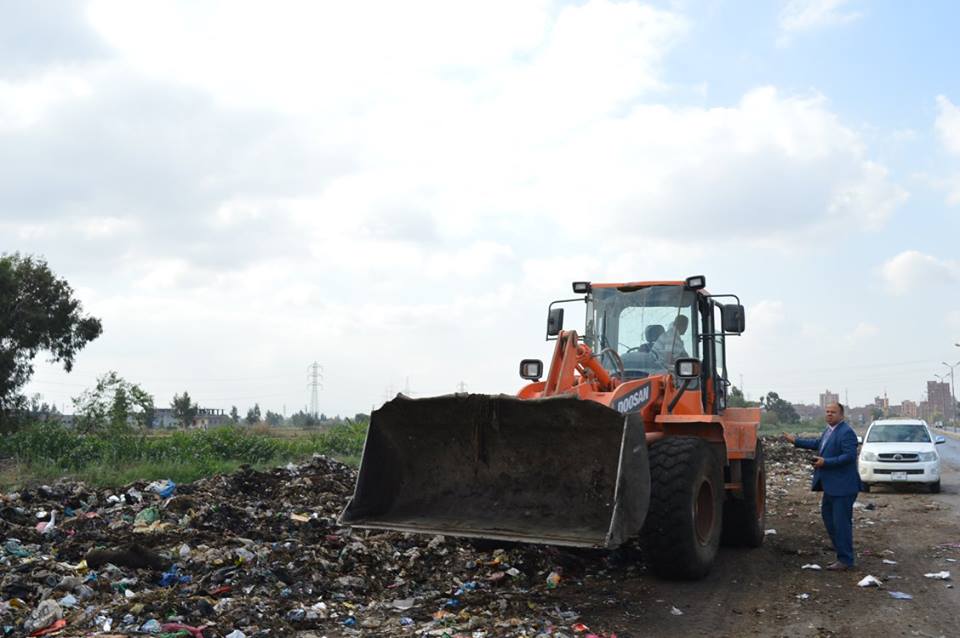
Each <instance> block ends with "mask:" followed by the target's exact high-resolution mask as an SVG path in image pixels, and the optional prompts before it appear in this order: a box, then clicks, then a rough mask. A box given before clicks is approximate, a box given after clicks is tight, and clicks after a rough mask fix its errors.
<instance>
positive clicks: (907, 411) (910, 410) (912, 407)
mask: <svg viewBox="0 0 960 638" xmlns="http://www.w3.org/2000/svg"><path fill="white" fill-rule="evenodd" d="M900 416H902V417H907V418H910V419H919V418H920V406H919V405H917V404H916V403H914V402H913V401H909V400H907V399H904V401H903V403H901V404H900Z"/></svg>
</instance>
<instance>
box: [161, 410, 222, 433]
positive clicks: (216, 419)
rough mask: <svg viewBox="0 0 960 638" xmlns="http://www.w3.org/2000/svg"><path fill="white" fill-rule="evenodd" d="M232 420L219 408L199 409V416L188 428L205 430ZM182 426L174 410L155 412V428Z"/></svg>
mask: <svg viewBox="0 0 960 638" xmlns="http://www.w3.org/2000/svg"><path fill="white" fill-rule="evenodd" d="M229 420H230V416H229V415H228V414H227V413H226V412H224V411H223V410H221V409H219V408H197V415H196V416H195V417H193V422H192V423H190V424H189V425H188V426H187V427H191V428H203V429H204V430H205V429H207V428H208V427H210V426H217V425H223V424H224V423H226V422H227V421H229ZM179 425H180V421H179V420H178V419H177V417H176V416H174V414H173V409H172V408H156V409H154V411H153V423H151V424H150V427H153V428H174V427H178V426H179Z"/></svg>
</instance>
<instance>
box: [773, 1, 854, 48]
mask: <svg viewBox="0 0 960 638" xmlns="http://www.w3.org/2000/svg"><path fill="white" fill-rule="evenodd" d="M849 4H850V0H790V1H789V2H787V3H786V4H785V5H784V7H783V9H782V10H781V11H780V18H779V24H780V32H781V35H780V39H779V41H778V42H779V43H780V44H787V43H789V41H790V38H791V36H793V35H796V34H798V33H801V32H804V31H814V30H817V29H823V28H826V27H835V26H839V25H843V24H849V23H851V22H855V21H856V20H859V19H860V18H861V17H862V16H863V14H861V13H859V12H857V11H847V10H845V7H846V5H849Z"/></svg>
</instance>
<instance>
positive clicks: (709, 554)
mask: <svg viewBox="0 0 960 638" xmlns="http://www.w3.org/2000/svg"><path fill="white" fill-rule="evenodd" d="M650 481H651V489H650V509H649V511H648V512H647V520H646V523H645V524H644V527H643V532H642V539H641V540H642V544H643V554H644V557H645V559H646V561H647V564H648V565H649V566H650V567H651V568H652V569H653V571H654V572H655V573H656V574H657V575H658V576H660V577H661V578H667V579H671V580H697V579H699V578H703V577H704V576H706V574H707V572H709V571H710V567H711V566H712V565H713V561H714V559H715V558H716V556H717V549H718V548H719V546H720V532H721V528H722V521H723V513H722V512H723V496H724V492H723V469H722V466H721V463H720V459H719V458H718V456H717V453H716V452H715V451H714V449H712V448H711V446H710V445H709V444H708V443H707V442H706V441H704V440H702V439H698V438H693V437H670V438H666V439H661V440H660V441H657V442H655V443H653V445H651V446H650Z"/></svg>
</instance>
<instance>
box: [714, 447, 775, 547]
mask: <svg viewBox="0 0 960 638" xmlns="http://www.w3.org/2000/svg"><path fill="white" fill-rule="evenodd" d="M740 476H741V479H742V481H743V498H742V499H740V498H730V499H728V500H727V502H726V503H724V506H723V544H724V545H732V546H738V547H760V545H762V544H763V539H764V536H765V535H766V534H765V532H766V530H765V529H764V528H765V527H766V522H767V521H766V519H767V508H766V504H767V471H766V466H765V462H764V458H763V443H762V442H761V441H757V450H756V454H755V456H754V458H753V459H750V460H746V459H745V460H743V461H741V462H740Z"/></svg>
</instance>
